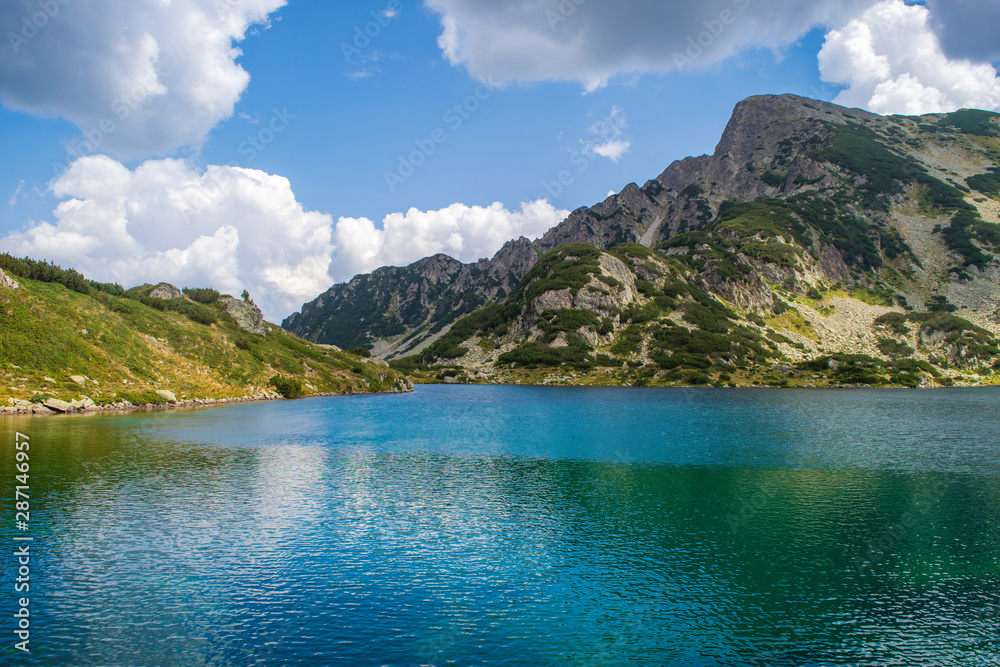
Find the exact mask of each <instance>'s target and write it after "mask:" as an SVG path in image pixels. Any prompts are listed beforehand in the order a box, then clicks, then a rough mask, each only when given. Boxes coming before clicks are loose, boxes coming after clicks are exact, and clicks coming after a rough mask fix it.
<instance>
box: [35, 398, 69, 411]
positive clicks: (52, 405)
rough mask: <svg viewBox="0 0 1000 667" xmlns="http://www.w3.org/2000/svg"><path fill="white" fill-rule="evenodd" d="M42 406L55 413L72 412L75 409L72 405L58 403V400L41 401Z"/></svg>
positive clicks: (62, 402) (63, 402)
mask: <svg viewBox="0 0 1000 667" xmlns="http://www.w3.org/2000/svg"><path fill="white" fill-rule="evenodd" d="M42 405H44V406H45V407H47V408H48V409H50V410H55V411H56V412H72V411H73V410H74V409H75V408H74V407H73V404H72V403H67V402H66V401H60V400H59V399H58V398H46V399H45V400H44V401H42Z"/></svg>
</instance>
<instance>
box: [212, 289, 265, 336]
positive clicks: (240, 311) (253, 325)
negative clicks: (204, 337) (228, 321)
mask: <svg viewBox="0 0 1000 667" xmlns="http://www.w3.org/2000/svg"><path fill="white" fill-rule="evenodd" d="M218 302H219V304H221V305H222V308H223V310H225V311H226V313H227V314H229V315H231V316H232V317H233V318H234V319H235V320H236V325H237V326H238V327H239V328H240V329H243V330H244V331H246V332H249V333H253V334H257V335H260V336H263V335H264V334H266V333H267V328H266V327H265V326H264V314H263V313H261V312H260V308H258V307H257V306H255V305H254V304H252V303H247V302H246V301H240V300H239V299H234V298H233V297H231V296H223V297H220V298H219V301H218Z"/></svg>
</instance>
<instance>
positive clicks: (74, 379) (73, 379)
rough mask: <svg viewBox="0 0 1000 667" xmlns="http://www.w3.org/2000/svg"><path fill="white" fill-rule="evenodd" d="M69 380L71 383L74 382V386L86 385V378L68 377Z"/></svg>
mask: <svg viewBox="0 0 1000 667" xmlns="http://www.w3.org/2000/svg"><path fill="white" fill-rule="evenodd" d="M69 379H70V380H71V381H72V382H75V383H76V384H81V385H82V384H87V378H85V377H83V376H82V375H70V376H69Z"/></svg>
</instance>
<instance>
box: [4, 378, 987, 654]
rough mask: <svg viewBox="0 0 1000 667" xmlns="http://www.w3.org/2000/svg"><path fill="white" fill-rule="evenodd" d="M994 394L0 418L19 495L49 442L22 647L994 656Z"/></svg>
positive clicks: (404, 401)
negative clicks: (18, 444) (28, 630)
mask: <svg viewBox="0 0 1000 667" xmlns="http://www.w3.org/2000/svg"><path fill="white" fill-rule="evenodd" d="M998 399H1000V392H996V391H990V390H985V391H983V390H980V391H955V392H951V391H949V392H919V391H913V392H905V391H900V392H865V391H858V392H853V391H814V392H795V391H787V392H784V391H783V392H778V391H759V392H720V391H672V390H649V391H631V390H611V391H608V390H596V391H591V390H559V389H552V390H539V389H515V388H494V387H480V388H462V387H457V388H455V387H422V388H418V392H417V393H415V394H413V395H410V396H400V397H395V396H394V397H370V398H358V399H349V400H347V399H330V400H313V401H300V402H294V403H274V404H258V405H238V406H231V407H227V408H218V409H211V410H200V411H190V412H186V413H182V414H171V415H164V414H136V415H128V416H115V417H109V416H104V415H99V416H96V417H88V418H81V419H77V418H64V419H33V420H20V421H8V422H2V423H0V438H3V443H4V445H3V447H4V450H5V451H8V455H7V456H5V457H4V460H3V461H0V474H2V476H3V479H4V480H5V481H6V482H7V483H9V484H12V480H13V474H14V472H13V467H12V464H13V457H12V456H11V455H10V450H12V448H13V444H12V443H13V428H14V427H15V426H16V427H17V428H19V429H20V430H22V431H27V432H29V434H30V435H31V437H32V457H33V458H32V474H33V477H32V490H33V498H32V502H33V505H34V506H33V517H32V518H33V522H32V530H33V535H34V537H35V540H36V542H35V546H36V560H35V561H34V562H33V569H32V576H33V577H35V578H36V579H35V581H36V586H33V589H32V605H33V609H34V613H35V614H36V615H35V617H34V624H33V628H34V632H33V634H32V653H31V655H30V656H27V657H25V656H17V658H16V660H17V662H18V664H30V665H69V664H72V665H112V664H115V665H117V664H122V665H250V664H261V665H276V664H288V665H344V666H348V665H350V666H352V667H353V666H355V665H373V666H377V665H394V666H400V667H403V666H407V667H408V666H410V665H476V664H481V665H526V666H528V665H581V666H583V665H587V666H589V665H626V664H629V665H660V664H670V665H858V664H862V665H882V664H912V665H976V664H979V665H991V664H998V663H997V660H998V656H1000V621H998V618H1000V613H998V612H1000V562H998V554H1000V503H998V501H1000V456H998V454H1000V424H998V420H996V418H995V414H996V407H997V404H998V403H1000V401H998ZM11 538H12V531H11V527H10V525H9V521H6V522H4V523H3V524H2V525H0V539H3V540H4V541H5V543H7V544H10V543H11V541H10V540H11ZM2 566H3V568H4V570H3V576H4V580H5V581H11V580H12V578H13V574H12V573H13V568H12V561H11V560H10V559H9V558H8V559H3V562H2ZM10 604H12V603H9V604H8V606H10ZM11 608H12V607H11ZM10 644H12V642H10ZM12 654H13V652H12V650H11V647H10V646H9V645H5V646H3V647H2V648H0V655H5V656H8V657H10V656H11V655H12ZM10 660H12V661H13V660H14V658H10Z"/></svg>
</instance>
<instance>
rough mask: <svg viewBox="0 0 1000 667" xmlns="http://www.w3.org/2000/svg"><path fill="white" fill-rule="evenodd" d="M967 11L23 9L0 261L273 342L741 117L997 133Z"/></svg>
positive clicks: (901, 6) (979, 36) (17, 28)
mask: <svg viewBox="0 0 1000 667" xmlns="http://www.w3.org/2000/svg"><path fill="white" fill-rule="evenodd" d="M974 4H977V3H971V2H970V3H965V4H964V6H965V8H966V9H968V5H974ZM979 4H980V5H981V7H980V8H979V9H980V10H981V11H980V13H978V14H975V13H968V12H967V13H965V14H963V13H962V12H958V11H956V10H955V8H954V7H953V6H952V7H951V8H950V9H949V6H948V5H947V4H944V3H943V2H942V3H941V5H940V6H938V4H937V3H927V5H928V6H927V7H925V6H922V4H921V5H919V6H914V5H913V4H912V3H911V4H909V5H908V4H905V3H904V2H903V1H902V0H853V1H851V2H838V3H825V2H814V3H801V2H793V1H792V0H768V1H765V0H714V1H713V2H706V3H701V4H700V5H699V6H698V7H692V6H690V5H689V3H671V2H662V1H661V0H657V1H655V2H653V1H652V0H634V1H632V2H621V3H608V2H602V1H601V0H532V1H530V2H515V1H514V0H502V1H497V2H487V1H486V0H425V1H424V2H418V1H415V0H384V1H379V2H356V3H319V2H309V1H308V0H291V1H290V2H288V3H287V4H286V3H285V2H284V1H283V0H174V2H172V3H166V5H164V4H162V3H158V2H154V1H153V0H134V2H133V3H130V4H128V5H127V10H126V9H123V7H126V5H122V3H121V0H88V2H87V3H86V4H85V3H84V2H83V1H82V0H19V1H18V2H15V3H9V6H5V8H4V9H2V10H0V27H3V28H4V30H3V34H6V35H7V39H5V40H4V41H3V42H0V102H2V105H3V106H2V108H0V149H2V150H3V153H4V155H5V156H6V158H7V159H5V160H4V161H2V163H0V197H2V198H0V206H2V207H3V210H4V213H3V215H2V216H0V250H8V251H11V252H14V253H16V254H29V255H31V256H33V257H38V258H44V259H51V260H53V261H56V262H58V263H60V264H62V265H64V266H77V267H78V268H80V269H81V270H83V271H84V272H85V273H86V274H87V275H88V277H93V278H96V279H100V280H116V281H118V282H121V283H122V284H124V285H126V286H129V285H131V284H136V283H139V282H144V281H153V282H155V281H159V280H169V281H171V282H175V283H179V284H185V285H200V284H208V283H213V284H215V285H216V286H217V287H219V288H220V289H224V290H227V291H233V292H236V293H238V292H239V291H240V290H242V289H243V288H244V287H246V288H248V289H249V290H250V291H251V293H252V294H254V295H258V298H257V301H258V303H262V304H263V306H264V309H265V311H266V314H267V316H268V317H269V319H272V320H276V319H279V318H280V317H283V316H284V315H287V314H288V313H289V312H291V311H292V310H294V309H297V307H298V306H299V305H300V304H301V303H302V302H303V301H305V300H308V299H311V298H313V297H315V296H316V295H317V294H318V293H320V292H321V291H323V290H324V289H325V288H326V287H328V286H329V285H330V284H332V283H333V282H339V281H344V280H347V279H349V278H350V277H351V276H352V275H354V274H355V273H357V272H361V271H370V270H372V269H374V268H377V267H378V266H381V265H384V264H404V263H408V262H410V261H414V260H416V259H419V258H420V257H422V256H424V255H427V254H432V253H433V252H445V253H447V254H450V255H452V256H456V257H458V258H459V259H462V260H463V261H474V260H475V259H478V258H479V257H483V256H489V255H491V254H492V253H493V252H495V251H496V250H497V249H498V248H499V246H500V244H502V242H503V241H505V240H507V239H509V238H512V237H514V236H517V235H520V234H524V235H527V236H529V237H537V236H538V235H540V234H541V233H543V232H544V231H545V230H546V229H547V228H549V227H551V226H552V225H554V224H556V223H558V222H559V221H560V220H561V218H562V217H563V216H564V215H565V213H566V211H568V210H572V209H574V208H577V207H579V206H586V205H592V204H594V203H596V202H598V201H600V200H602V199H603V198H604V197H606V196H607V195H608V193H609V192H611V191H614V192H617V191H619V190H621V189H622V187H624V186H625V185H626V184H628V183H630V182H633V181H634V182H638V183H640V184H641V183H643V182H645V181H646V180H648V179H651V178H655V177H656V176H657V175H658V174H659V173H660V172H661V171H662V170H663V169H665V168H666V167H667V165H668V164H669V163H670V162H671V161H673V160H676V159H680V158H683V157H686V156H688V155H698V154H702V153H706V152H709V153H710V152H711V151H712V150H713V148H714V146H715V143H716V142H717V141H718V139H719V135H720V134H721V132H722V130H723V128H724V127H725V124H726V122H727V120H728V118H729V115H730V112H731V111H732V108H733V106H734V105H735V104H736V103H737V102H739V101H740V100H742V99H744V98H746V97H748V96H751V95H758V94H769V93H786V92H787V93H796V94H799V95H804V96H808V97H814V98H820V99H826V100H834V101H837V102H840V103H845V104H849V105H852V106H862V107H865V108H868V109H871V110H873V111H877V112H893V113H926V112H934V111H950V110H953V109H952V108H959V107H960V106H978V107H980V108H997V107H998V106H1000V84H998V80H997V76H996V69H995V68H996V65H995V63H996V61H997V59H998V57H1000V53H998V51H1000V49H998V41H1000V40H997V39H996V38H994V37H993V36H992V34H990V32H989V31H983V30H982V27H981V26H982V24H983V23H984V22H985V23H988V24H990V25H996V24H997V23H996V22H992V23H991V22H989V21H984V20H983V17H984V15H985V16H987V17H989V16H990V13H992V14H998V11H997V9H996V7H995V5H996V3H988V2H982V3H979ZM804 5H805V6H804ZM40 12H45V14H40ZM984 13H985V14H984ZM996 18H997V19H1000V16H996ZM32 21H34V23H35V26H34V27H36V28H37V29H36V30H34V31H33V30H32V25H30V23H31V22H32ZM39 24H41V27H38V25H39ZM366 29H367V31H368V35H369V36H363V37H361V35H364V31H365V30H366ZM234 48H238V49H239V52H234V51H233V49H234ZM484 81H485V82H486V83H483V82H484ZM956 82H958V83H956ZM456 105H457V106H456ZM88 142H89V144H90V145H87V144H88ZM74 149H80V150H77V151H76V153H77V154H79V155H85V157H82V158H79V159H78V158H77V157H76V156H75V155H74ZM84 149H86V150H84ZM401 160H402V162H401ZM411 172H412V173H411ZM560 176H562V177H563V179H562V180H563V183H559V179H560Z"/></svg>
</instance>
